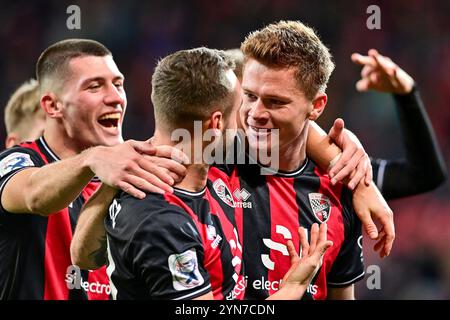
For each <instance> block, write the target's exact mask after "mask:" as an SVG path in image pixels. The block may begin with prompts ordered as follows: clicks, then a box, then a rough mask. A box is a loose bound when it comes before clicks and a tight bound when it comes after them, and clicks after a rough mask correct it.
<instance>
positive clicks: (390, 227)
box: [353, 182, 395, 258]
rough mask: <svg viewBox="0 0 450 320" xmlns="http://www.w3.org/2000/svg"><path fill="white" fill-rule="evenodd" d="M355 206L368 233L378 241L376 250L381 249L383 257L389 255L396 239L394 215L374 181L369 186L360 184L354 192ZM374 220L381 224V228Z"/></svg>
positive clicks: (380, 252)
mask: <svg viewBox="0 0 450 320" xmlns="http://www.w3.org/2000/svg"><path fill="white" fill-rule="evenodd" d="M353 207H354V209H355V211H356V214H357V215H358V217H359V219H360V220H361V222H362V224H363V228H364V230H365V232H366V233H367V235H368V236H369V237H370V238H371V239H372V240H376V241H377V242H376V244H375V246H374V250H375V251H379V254H380V257H381V258H384V257H386V256H388V255H389V253H390V252H391V249H392V245H393V243H394V239H395V226H394V215H393V212H392V210H391V208H389V206H388V204H387V203H386V200H384V198H383V196H382V195H381V193H380V191H379V190H378V188H377V187H376V186H375V184H374V183H373V182H372V183H371V184H370V185H369V186H366V185H365V184H362V183H360V184H359V185H358V187H357V188H356V189H355V191H354V193H353ZM374 221H375V222H378V223H379V224H380V225H381V226H380V229H378V228H377V226H376V225H375V223H374Z"/></svg>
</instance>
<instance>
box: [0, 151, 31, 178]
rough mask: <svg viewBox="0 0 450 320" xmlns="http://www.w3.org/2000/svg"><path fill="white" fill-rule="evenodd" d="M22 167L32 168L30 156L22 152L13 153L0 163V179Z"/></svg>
mask: <svg viewBox="0 0 450 320" xmlns="http://www.w3.org/2000/svg"><path fill="white" fill-rule="evenodd" d="M24 167H34V163H33V161H32V160H31V158H30V155H29V154H27V153H22V152H14V153H11V154H10V155H8V156H7V157H5V158H3V159H2V160H1V161H0V177H3V176H5V175H6V174H8V173H10V172H12V171H14V170H17V169H20V168H24Z"/></svg>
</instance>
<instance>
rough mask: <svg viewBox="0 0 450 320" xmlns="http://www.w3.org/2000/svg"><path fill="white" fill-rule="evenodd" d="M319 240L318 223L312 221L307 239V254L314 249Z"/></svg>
mask: <svg viewBox="0 0 450 320" xmlns="http://www.w3.org/2000/svg"><path fill="white" fill-rule="evenodd" d="M318 240H319V225H318V224H317V223H314V224H313V225H312V227H311V240H310V241H309V254H311V253H312V252H314V250H316V246H317V242H318Z"/></svg>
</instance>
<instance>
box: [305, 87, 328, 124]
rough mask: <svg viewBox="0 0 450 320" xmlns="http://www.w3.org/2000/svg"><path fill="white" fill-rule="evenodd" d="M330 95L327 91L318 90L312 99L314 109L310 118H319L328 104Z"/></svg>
mask: <svg viewBox="0 0 450 320" xmlns="http://www.w3.org/2000/svg"><path fill="white" fill-rule="evenodd" d="M327 100H328V97H327V95H326V93H323V92H318V93H317V94H316V96H315V97H314V100H313V101H312V105H313V109H312V111H311V112H310V114H309V117H308V119H309V120H313V121H315V120H317V119H318V118H319V117H320V115H321V114H322V112H323V111H324V110H325V106H326V105H327Z"/></svg>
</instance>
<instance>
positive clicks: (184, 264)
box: [168, 249, 205, 291]
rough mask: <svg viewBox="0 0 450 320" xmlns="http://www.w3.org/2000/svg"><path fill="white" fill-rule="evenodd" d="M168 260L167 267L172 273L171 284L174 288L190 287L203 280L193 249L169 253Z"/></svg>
mask: <svg viewBox="0 0 450 320" xmlns="http://www.w3.org/2000/svg"><path fill="white" fill-rule="evenodd" d="M168 260H169V269H170V272H171V273H172V284H173V288H174V289H175V290H177V291H182V290H188V289H192V288H195V287H197V286H200V285H202V284H203V283H204V282H205V280H204V279H203V277H202V275H201V274H200V271H199V270H198V260H197V253H196V252H195V250H194V249H191V250H187V251H185V252H183V253H180V254H178V253H175V254H171V255H170V256H169V259H168Z"/></svg>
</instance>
